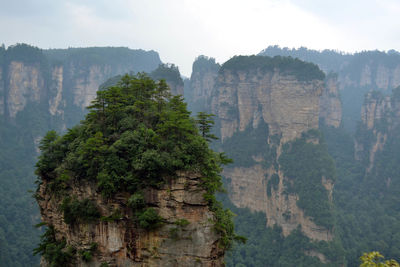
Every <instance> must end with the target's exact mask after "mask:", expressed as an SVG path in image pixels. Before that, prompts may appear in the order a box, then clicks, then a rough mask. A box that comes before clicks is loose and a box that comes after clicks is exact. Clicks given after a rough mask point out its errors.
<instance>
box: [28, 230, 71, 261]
mask: <svg viewBox="0 0 400 267" xmlns="http://www.w3.org/2000/svg"><path fill="white" fill-rule="evenodd" d="M75 252H76V250H75V249H74V248H73V247H71V246H68V245H67V242H66V241H65V239H62V240H57V239H56V230H55V229H54V227H52V226H50V227H48V228H47V230H46V232H44V234H43V235H42V236H41V237H40V244H39V246H38V247H37V248H35V249H34V254H40V255H41V256H43V257H44V258H45V259H46V261H47V263H48V264H49V266H50V267H59V266H67V265H68V264H70V263H71V260H72V257H73V255H74V254H75Z"/></svg>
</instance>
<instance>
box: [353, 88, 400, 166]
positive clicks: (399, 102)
mask: <svg viewBox="0 0 400 267" xmlns="http://www.w3.org/2000/svg"><path fill="white" fill-rule="evenodd" d="M399 90H400V87H397V88H396V89H394V90H393V93H392V95H391V96H385V95H383V94H382V93H380V92H377V91H373V92H369V93H367V94H366V96H365V100H364V104H363V106H362V109H361V125H360V126H359V128H358V132H357V135H356V142H355V157H356V159H357V160H360V161H363V162H364V163H365V164H366V166H367V172H369V171H371V169H372V167H373V166H374V163H375V155H376V153H377V152H379V151H382V149H383V147H384V145H385V144H386V141H387V139H388V136H389V135H390V134H391V132H392V131H393V130H394V129H395V128H396V127H398V126H399V125H400V99H399Z"/></svg>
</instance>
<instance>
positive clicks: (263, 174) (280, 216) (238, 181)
mask: <svg viewBox="0 0 400 267" xmlns="http://www.w3.org/2000/svg"><path fill="white" fill-rule="evenodd" d="M223 174H224V176H225V177H229V179H230V187H231V193H230V196H229V197H230V199H231V201H232V202H233V203H234V204H235V206H237V207H240V208H249V209H250V210H252V211H258V212H264V213H265V214H266V217H267V226H269V227H273V226H274V225H275V224H276V225H279V226H280V227H281V228H282V234H283V235H284V236H288V235H289V234H290V233H291V232H292V231H293V230H296V229H297V227H298V226H300V228H301V231H302V232H303V233H304V234H305V235H306V236H307V237H308V238H310V239H312V240H317V241H321V240H323V241H331V240H332V239H333V232H332V231H331V230H329V229H326V228H325V227H322V226H318V225H316V224H315V223H314V222H313V221H312V219H311V218H310V217H308V216H306V215H305V214H304V211H303V210H302V209H300V208H299V207H298V206H297V201H298V199H299V197H298V195H297V194H295V193H289V194H288V193H287V192H285V191H286V190H285V189H286V187H285V185H284V182H283V181H284V179H285V176H284V174H283V173H282V172H281V171H278V172H276V171H275V169H274V168H273V167H271V168H269V169H265V168H263V167H262V166H261V165H255V166H252V167H248V168H245V167H235V168H227V169H226V170H224V173H223ZM274 174H275V175H278V176H279V183H278V185H277V186H276V187H275V188H274V187H272V188H271V195H268V191H267V183H268V178H267V177H271V176H272V175H274ZM269 179H270V178H269ZM321 183H323V185H324V186H325V188H326V190H327V191H328V194H329V196H330V201H332V191H333V183H332V182H331V181H330V180H327V179H325V178H323V179H322V181H321Z"/></svg>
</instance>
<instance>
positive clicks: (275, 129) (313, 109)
mask: <svg viewBox="0 0 400 267" xmlns="http://www.w3.org/2000/svg"><path fill="white" fill-rule="evenodd" d="M216 87H217V92H216V94H217V96H216V97H215V98H214V100H213V101H214V103H213V113H214V114H217V116H218V118H219V119H220V122H221V129H220V133H221V139H222V141H223V140H225V139H226V138H229V137H231V136H232V135H233V133H235V132H237V131H244V130H245V129H246V128H247V127H253V128H257V125H258V123H259V122H260V121H261V120H263V121H264V122H265V123H267V124H268V125H269V132H270V134H271V135H279V136H281V142H282V143H285V142H287V141H289V140H293V139H295V138H296V137H300V135H301V133H302V132H304V131H306V130H308V129H312V128H318V116H319V97H320V96H321V94H322V90H323V81H320V80H313V81H307V82H300V81H298V80H296V78H295V77H294V76H291V75H282V74H280V73H279V71H274V72H263V71H260V70H250V71H238V72H232V71H229V70H225V71H224V72H222V73H220V75H219V76H218V81H217V86H216Z"/></svg>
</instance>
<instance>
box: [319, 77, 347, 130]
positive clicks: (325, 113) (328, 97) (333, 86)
mask: <svg viewBox="0 0 400 267" xmlns="http://www.w3.org/2000/svg"><path fill="white" fill-rule="evenodd" d="M319 118H320V120H321V121H323V123H324V124H325V125H328V126H332V127H335V128H337V127H339V126H340V123H341V121H342V104H341V101H340V94H339V84H338V81H337V75H335V74H330V75H328V76H327V77H326V79H325V86H324V89H323V91H322V95H321V97H320V100H319Z"/></svg>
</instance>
